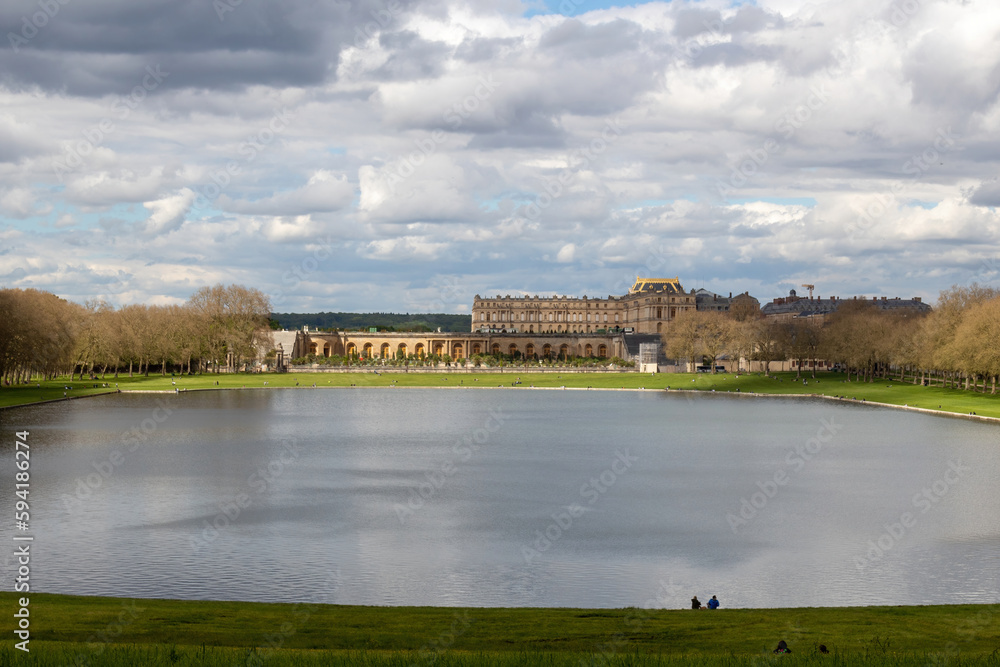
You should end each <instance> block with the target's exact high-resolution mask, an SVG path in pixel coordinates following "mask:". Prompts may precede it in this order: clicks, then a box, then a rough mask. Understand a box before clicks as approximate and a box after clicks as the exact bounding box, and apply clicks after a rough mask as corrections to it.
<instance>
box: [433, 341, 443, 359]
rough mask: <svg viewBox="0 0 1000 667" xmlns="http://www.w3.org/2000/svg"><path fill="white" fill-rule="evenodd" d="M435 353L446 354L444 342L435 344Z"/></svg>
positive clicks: (438, 354)
mask: <svg viewBox="0 0 1000 667" xmlns="http://www.w3.org/2000/svg"><path fill="white" fill-rule="evenodd" d="M434 354H436V355H437V356H439V357H440V356H443V355H444V345H443V344H442V343H435V344H434Z"/></svg>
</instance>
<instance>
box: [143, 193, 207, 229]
mask: <svg viewBox="0 0 1000 667" xmlns="http://www.w3.org/2000/svg"><path fill="white" fill-rule="evenodd" d="M194 199H195V193H194V191H193V190H190V189H188V188H184V189H183V190H181V191H180V192H178V193H177V194H176V195H173V196H171V197H164V198H162V199H157V200H155V201H148V202H143V204H142V205H143V206H144V207H145V208H146V209H148V210H149V211H150V213H149V217H148V218H147V219H146V222H145V225H144V226H143V231H144V232H145V233H146V234H150V235H159V234H166V233H168V232H172V231H176V230H177V229H180V226H181V225H182V224H184V216H185V215H187V213H188V211H190V210H191V205H192V204H193V203H194Z"/></svg>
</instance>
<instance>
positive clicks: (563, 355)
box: [559, 343, 569, 361]
mask: <svg viewBox="0 0 1000 667" xmlns="http://www.w3.org/2000/svg"><path fill="white" fill-rule="evenodd" d="M559 358H560V359H562V360H563V361H565V360H566V359H569V345H567V344H566V343H563V344H562V345H560V346H559Z"/></svg>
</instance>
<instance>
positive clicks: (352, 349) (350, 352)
mask: <svg viewBox="0 0 1000 667" xmlns="http://www.w3.org/2000/svg"><path fill="white" fill-rule="evenodd" d="M357 353H358V346H357V345H355V344H354V343H348V344H347V356H349V357H353V356H355V355H356V354H357Z"/></svg>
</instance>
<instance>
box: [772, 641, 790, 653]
mask: <svg viewBox="0 0 1000 667" xmlns="http://www.w3.org/2000/svg"><path fill="white" fill-rule="evenodd" d="M774 652H775V653H791V652H792V649H790V648H788V644H786V643H785V640H784V639H782V640H781V641H780V642H778V648H776V649H774Z"/></svg>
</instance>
